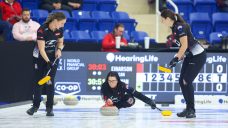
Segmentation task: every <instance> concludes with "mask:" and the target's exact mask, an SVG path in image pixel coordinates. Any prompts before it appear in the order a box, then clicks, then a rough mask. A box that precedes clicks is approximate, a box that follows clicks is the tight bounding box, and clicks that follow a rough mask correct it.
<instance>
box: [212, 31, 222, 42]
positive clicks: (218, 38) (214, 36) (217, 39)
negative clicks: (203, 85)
mask: <svg viewBox="0 0 228 128" xmlns="http://www.w3.org/2000/svg"><path fill="white" fill-rule="evenodd" d="M221 37H222V33H219V32H212V33H211V34H210V41H209V43H211V44H212V45H214V44H219V43H221V42H222V39H221Z"/></svg>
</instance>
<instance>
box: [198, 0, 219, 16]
mask: <svg viewBox="0 0 228 128" xmlns="http://www.w3.org/2000/svg"><path fill="white" fill-rule="evenodd" d="M194 6H195V10H196V11H197V12H207V13H209V16H210V17H211V15H212V13H214V12H216V11H217V6H216V1H215V0H194Z"/></svg>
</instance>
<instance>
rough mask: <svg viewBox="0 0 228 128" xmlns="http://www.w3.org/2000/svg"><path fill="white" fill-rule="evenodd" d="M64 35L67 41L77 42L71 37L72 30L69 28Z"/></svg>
mask: <svg viewBox="0 0 228 128" xmlns="http://www.w3.org/2000/svg"><path fill="white" fill-rule="evenodd" d="M63 36H64V41H65V42H76V41H75V40H74V39H72V38H71V36H70V32H69V31H68V30H66V31H64V33H63Z"/></svg>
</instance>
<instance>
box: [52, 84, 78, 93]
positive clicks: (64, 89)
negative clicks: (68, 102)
mask: <svg viewBox="0 0 228 128" xmlns="http://www.w3.org/2000/svg"><path fill="white" fill-rule="evenodd" d="M80 84H81V83H79V82H56V83H55V92H56V93H58V94H60V95H66V94H67V95H74V94H77V93H79V92H81V87H80Z"/></svg>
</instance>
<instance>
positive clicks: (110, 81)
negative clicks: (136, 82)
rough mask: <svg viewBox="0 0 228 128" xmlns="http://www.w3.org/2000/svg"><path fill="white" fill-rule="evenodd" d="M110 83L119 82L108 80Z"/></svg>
mask: <svg viewBox="0 0 228 128" xmlns="http://www.w3.org/2000/svg"><path fill="white" fill-rule="evenodd" d="M108 82H109V83H114V82H117V80H108Z"/></svg>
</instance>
